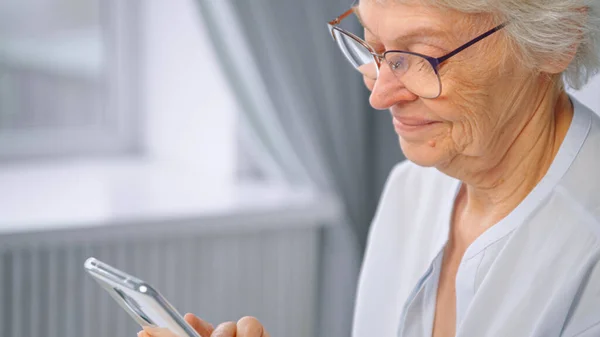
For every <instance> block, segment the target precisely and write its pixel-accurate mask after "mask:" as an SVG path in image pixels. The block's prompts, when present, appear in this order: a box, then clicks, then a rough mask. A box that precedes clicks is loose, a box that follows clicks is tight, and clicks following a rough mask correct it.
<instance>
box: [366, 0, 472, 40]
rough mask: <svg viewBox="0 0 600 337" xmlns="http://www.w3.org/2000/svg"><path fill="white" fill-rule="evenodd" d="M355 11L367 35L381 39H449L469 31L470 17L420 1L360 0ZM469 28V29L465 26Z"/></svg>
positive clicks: (470, 28)
mask: <svg viewBox="0 0 600 337" xmlns="http://www.w3.org/2000/svg"><path fill="white" fill-rule="evenodd" d="M355 12H356V15H357V17H358V18H359V20H360V21H361V23H362V25H363V26H364V27H365V29H366V30H367V31H368V33H370V34H372V35H374V36H375V37H377V38H379V39H381V40H390V41H391V40H396V39H398V38H402V37H403V36H414V35H439V37H445V38H448V39H451V38H452V37H456V36H458V35H461V34H460V33H461V32H463V31H464V30H465V29H467V30H472V29H473V28H474V27H473V25H470V24H467V23H468V22H470V21H471V20H470V17H471V15H469V14H466V13H462V12H458V11H454V10H450V9H445V8H441V7H437V6H432V5H427V4H425V3H422V2H420V1H415V0H410V1H397V0H385V1H381V0H361V1H360V2H359V3H358V5H357V6H356V8H355ZM466 26H468V27H466Z"/></svg>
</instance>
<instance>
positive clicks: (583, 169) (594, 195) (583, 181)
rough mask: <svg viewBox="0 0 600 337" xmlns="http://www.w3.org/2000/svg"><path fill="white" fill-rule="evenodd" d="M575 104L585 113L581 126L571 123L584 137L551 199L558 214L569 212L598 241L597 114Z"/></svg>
mask: <svg viewBox="0 0 600 337" xmlns="http://www.w3.org/2000/svg"><path fill="white" fill-rule="evenodd" d="M574 104H575V107H576V109H578V113H580V114H582V115H583V116H584V117H585V118H580V119H579V120H580V121H581V122H580V123H581V126H577V125H575V126H574V127H575V128H576V129H577V130H579V131H578V132H581V133H585V137H584V138H582V139H583V141H582V144H581V147H579V150H578V151H577V153H573V154H572V155H573V156H574V157H575V159H574V160H573V162H572V164H571V166H570V167H569V169H568V171H567V172H566V173H565V175H564V176H563V177H562V178H561V179H560V183H559V184H558V185H557V186H556V188H555V191H554V192H555V193H554V195H553V196H552V199H553V200H554V201H556V202H554V203H553V204H554V205H555V206H556V207H558V209H556V208H555V209H554V211H555V212H557V211H558V210H559V209H560V211H561V213H560V214H563V215H567V214H570V216H571V217H573V219H572V220H574V222H575V223H578V224H580V225H582V226H581V229H582V230H583V231H585V232H587V233H589V234H592V235H593V236H595V237H596V239H597V242H598V243H599V244H600V116H598V115H597V114H595V113H594V112H592V111H591V110H590V109H588V108H587V107H585V106H584V105H582V104H581V103H579V102H576V101H575V102H574ZM551 201H552V200H551ZM557 214H558V213H557ZM590 232H591V233H590Z"/></svg>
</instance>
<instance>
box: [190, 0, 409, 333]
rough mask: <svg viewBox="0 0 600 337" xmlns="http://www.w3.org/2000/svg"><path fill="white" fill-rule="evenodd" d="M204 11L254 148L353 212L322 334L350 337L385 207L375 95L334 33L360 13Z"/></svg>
mask: <svg viewBox="0 0 600 337" xmlns="http://www.w3.org/2000/svg"><path fill="white" fill-rule="evenodd" d="M197 1H198V3H199V8H200V14H201V16H202V21H203V22H204V24H205V25H206V29H207V30H208V32H209V35H210V37H211V40H212V41H213V46H214V48H215V51H216V52H217V54H218V55H219V59H220V61H221V66H222V69H223V71H224V72H225V74H226V76H227V78H228V80H229V83H230V84H231V87H232V88H233V91H234V93H235V95H236V96H237V98H238V99H239V102H240V105H241V107H242V110H243V111H242V112H243V114H242V116H240V117H241V118H242V119H243V124H245V125H247V126H248V127H249V130H250V133H251V134H252V138H253V139H255V140H256V141H257V143H258V144H259V145H260V146H261V147H262V148H263V149H264V150H265V151H266V152H267V153H268V154H269V156H270V158H272V160H273V162H274V163H275V164H276V166H277V167H278V168H279V174H280V175H281V176H282V177H283V178H284V179H286V180H287V181H288V182H290V183H292V184H312V185H313V186H316V187H318V188H319V189H321V190H322V191H323V193H327V194H332V195H334V196H337V198H338V199H339V201H340V203H341V204H342V205H344V207H343V209H344V213H345V214H344V216H343V217H342V218H341V219H340V221H339V223H338V224H335V226H330V227H328V228H329V229H326V230H324V233H323V238H322V250H321V259H322V260H321V261H322V262H321V263H322V266H321V288H320V289H321V290H320V292H321V296H320V298H321V305H320V308H319V310H318V312H317V313H316V315H318V320H319V322H320V323H319V326H318V327H317V329H316V330H317V331H318V333H319V335H320V336H327V337H335V336H339V337H346V336H349V335H350V329H351V321H352V312H353V305H354V293H355V286H356V278H357V275H358V270H359V266H360V259H361V257H362V251H363V248H364V242H365V238H366V233H367V231H368V227H369V223H370V220H371V219H370V217H371V216H372V209H373V206H374V205H375V202H374V200H375V199H376V197H375V196H374V195H373V194H374V193H373V191H374V189H373V186H372V185H373V184H372V180H373V179H371V178H372V172H371V171H372V170H373V165H371V164H370V163H371V162H372V161H373V158H374V155H375V154H374V153H373V152H374V151H372V150H370V149H371V148H372V144H371V143H372V142H373V139H372V138H373V137H372V131H370V130H372V124H373V118H372V114H371V110H369V109H368V108H367V106H368V92H367V91H366V89H365V88H364V85H363V84H362V79H361V77H360V76H359V74H358V73H357V72H356V71H355V70H353V69H352V67H351V66H350V65H349V64H347V61H346V60H345V59H343V56H342V54H341V52H340V51H339V50H338V48H337V46H336V45H335V43H334V41H333V40H332V38H331V35H330V34H329V32H328V29H327V25H326V23H327V22H328V21H329V20H331V19H333V18H334V17H336V16H337V15H339V14H341V13H343V12H344V11H346V10H347V9H348V8H349V7H350V5H351V3H349V2H348V1H346V0H344V1H342V0H331V1H323V0H302V1H298V0H277V1H275V0H252V1H238V0H197ZM354 28H355V29H356V31H358V29H359V27H354ZM396 144H397V143H396Z"/></svg>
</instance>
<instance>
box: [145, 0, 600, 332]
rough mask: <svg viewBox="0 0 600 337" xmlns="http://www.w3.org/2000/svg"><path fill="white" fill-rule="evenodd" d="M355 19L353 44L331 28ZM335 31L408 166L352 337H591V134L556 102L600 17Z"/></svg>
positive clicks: (255, 325)
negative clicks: (387, 119) (387, 118)
mask: <svg viewBox="0 0 600 337" xmlns="http://www.w3.org/2000/svg"><path fill="white" fill-rule="evenodd" d="M352 14H355V15H356V17H358V18H359V20H360V22H361V24H362V26H363V27H364V40H363V39H361V38H359V37H358V36H356V35H353V34H352V33H350V32H347V31H345V30H343V29H342V28H340V26H339V24H340V22H341V21H342V20H343V19H344V18H346V17H348V16H350V15H352ZM330 31H331V33H332V35H333V37H334V40H335V41H336V42H337V44H338V45H339V47H340V48H341V50H342V52H343V53H344V55H345V56H346V58H347V59H348V60H349V61H350V63H351V64H352V65H353V66H354V67H356V69H357V70H359V71H360V72H361V73H362V74H363V76H364V81H365V83H366V85H367V87H368V88H369V89H370V90H371V91H372V94H371V98H370V102H371V105H372V106H373V107H374V108H376V109H382V110H383V109H389V111H390V112H391V115H392V117H393V125H394V128H395V130H396V132H397V133H398V136H399V140H400V146H401V147H402V150H403V152H404V154H405V155H406V157H407V158H408V161H406V162H404V163H401V164H399V165H398V166H396V168H394V170H393V172H392V173H391V176H390V178H389V180H388V182H387V186H386V188H385V191H384V193H383V198H382V200H381V203H380V205H379V208H378V211H377V214H376V216H375V219H374V221H373V225H372V228H371V233H370V236H369V241H368V248H367V251H366V255H365V260H364V264H363V268H362V273H361V277H360V282H359V287H358V293H357V294H358V295H357V302H356V309H355V317H354V328H353V336H355V337H392V336H394V337H395V336H406V337H414V336H435V337H446V336H465V337H481V336H499V337H512V336H539V337H545V336H569V337H571V336H600V178H599V175H600V118H599V117H598V116H597V115H595V114H594V113H593V112H592V111H590V110H589V109H588V108H586V107H585V106H583V105H582V104H581V103H579V102H577V101H576V100H575V99H573V98H571V97H569V96H568V95H567V93H566V92H565V89H564V87H565V85H564V82H566V83H567V84H568V85H570V86H572V87H575V88H578V87H580V86H582V85H583V84H585V83H586V81H587V80H588V79H589V77H590V76H591V75H592V74H594V73H596V72H597V70H598V69H599V67H600V55H599V53H600V44H599V40H600V1H599V0H486V1H483V0H421V1H417V0H414V1H399V0H397V1H393V0H387V1H376V0H361V2H360V4H359V5H358V6H356V7H355V8H353V9H352V10H350V11H348V12H346V13H345V14H343V15H342V16H340V17H339V18H338V19H336V20H334V21H332V22H331V23H330ZM599 94H600V93H599ZM599 96H600V95H599ZM187 319H188V320H189V321H190V322H191V323H193V325H194V326H196V327H197V329H198V331H199V332H200V334H201V335H202V336H203V337H208V336H209V335H211V333H212V336H215V335H218V336H237V337H260V336H268V334H267V333H266V332H265V331H264V329H263V328H262V326H261V325H260V323H259V322H258V321H256V320H255V319H253V318H244V319H242V320H241V321H240V322H238V323H237V324H234V323H227V324H223V325H220V326H219V327H218V328H217V329H216V330H214V331H213V329H212V327H210V326H208V325H207V324H206V323H204V322H203V321H201V320H199V319H197V318H195V317H194V316H192V315H188V316H187ZM236 331H237V332H236ZM148 332H149V333H150V334H151V335H152V336H161V334H160V333H161V332H160V331H158V333H156V332H157V331H150V330H149V331H148ZM152 333H155V334H152ZM219 333H221V334H219ZM236 333H237V334H236ZM167 335H168V334H167Z"/></svg>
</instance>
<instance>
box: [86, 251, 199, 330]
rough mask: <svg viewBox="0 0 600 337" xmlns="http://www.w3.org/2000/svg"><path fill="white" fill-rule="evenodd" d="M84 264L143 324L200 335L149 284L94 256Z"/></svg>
mask: <svg viewBox="0 0 600 337" xmlns="http://www.w3.org/2000/svg"><path fill="white" fill-rule="evenodd" d="M84 267H85V270H86V271H87V272H88V273H89V274H90V275H92V277H93V278H94V279H95V280H96V281H97V282H98V283H99V284H100V285H101V286H102V287H103V288H104V289H105V290H106V291H108V293H109V294H110V295H111V296H112V297H113V298H114V299H115V300H116V301H117V303H119V305H120V306H121V307H123V309H125V311H127V312H128V313H129V315H130V316H131V317H132V318H133V319H134V320H135V321H136V322H137V323H138V324H139V325H140V326H142V327H144V326H157V327H161V328H168V329H169V330H171V332H173V333H175V334H176V335H178V336H180V337H201V336H200V335H199V334H198V333H197V332H196V331H195V330H194V329H193V328H192V327H191V326H190V325H189V324H188V323H187V322H186V321H185V320H184V319H183V317H182V316H181V315H180V314H179V313H178V312H177V310H175V308H174V307H173V306H172V305H170V304H169V302H167V300H166V299H165V298H164V297H162V296H161V295H160V294H159V293H158V291H156V290H155V289H154V288H152V286H150V285H149V284H148V283H146V282H144V281H142V280H140V279H138V278H136V277H133V276H131V275H128V274H126V273H124V272H122V271H120V270H119V269H117V268H114V267H112V266H109V265H108V264H106V263H103V262H101V261H98V260H97V259H95V258H93V257H90V258H89V259H87V260H86V261H85V264H84Z"/></svg>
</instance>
